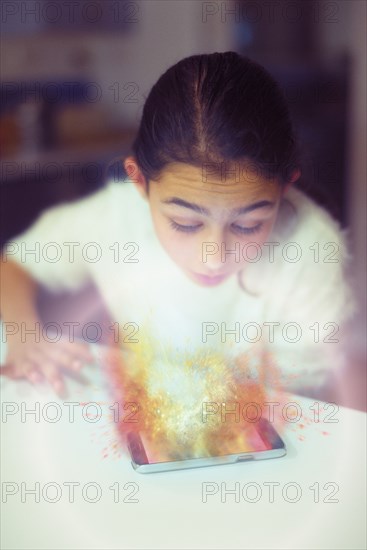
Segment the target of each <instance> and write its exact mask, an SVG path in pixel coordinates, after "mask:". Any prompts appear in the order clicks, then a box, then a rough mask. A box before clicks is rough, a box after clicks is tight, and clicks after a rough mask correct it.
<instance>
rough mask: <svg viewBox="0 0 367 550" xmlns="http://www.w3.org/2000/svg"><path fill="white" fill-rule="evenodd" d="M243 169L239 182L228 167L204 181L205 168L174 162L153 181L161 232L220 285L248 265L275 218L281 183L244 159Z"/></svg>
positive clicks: (189, 268) (179, 256)
mask: <svg viewBox="0 0 367 550" xmlns="http://www.w3.org/2000/svg"><path fill="white" fill-rule="evenodd" d="M238 169H239V167H238V165H237V170H238ZM239 173H240V178H239V181H237V182H236V178H235V173H234V172H230V171H229V169H228V168H227V173H226V174H225V177H224V176H223V177H222V179H221V175H220V174H219V175H216V176H214V177H213V176H211V175H210V176H208V177H207V181H203V180H205V178H204V177H203V173H202V170H201V168H198V167H194V166H191V165H187V164H182V163H173V164H170V165H168V166H167V167H166V168H165V170H164V171H163V172H162V174H161V176H160V178H159V181H151V182H150V185H149V195H148V196H147V200H148V201H149V204H150V209H151V214H152V219H153V223H154V226H155V229H156V233H157V236H158V238H159V240H160V242H161V244H162V246H163V247H164V249H165V250H166V251H167V253H168V254H169V255H170V257H171V258H172V260H173V261H174V262H175V263H176V264H177V265H178V266H179V267H180V268H182V270H183V271H184V272H185V273H186V274H187V275H188V277H190V279H192V280H193V281H195V282H196V283H197V284H199V285H203V286H213V285H218V284H220V283H222V282H223V281H224V280H225V279H227V278H228V277H230V276H232V275H234V274H235V273H237V272H238V271H241V270H243V269H246V263H247V262H248V261H249V259H250V261H251V259H253V258H254V257H256V256H257V254H258V252H259V247H261V245H262V244H263V243H264V242H265V241H267V239H268V237H269V235H270V233H271V230H272V228H273V225H274V223H275V220H276V217H277V212H278V208H279V203H280V199H281V196H282V189H281V187H280V185H279V183H278V182H277V181H276V180H275V179H274V180H267V179H265V178H264V177H263V175H261V174H260V173H257V172H255V171H253V170H252V171H251V170H250V167H248V168H247V169H246V167H245V165H243V164H242V165H241V169H240V172H239ZM250 243H255V244H253V245H250Z"/></svg>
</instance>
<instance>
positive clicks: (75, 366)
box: [44, 346, 82, 372]
mask: <svg viewBox="0 0 367 550" xmlns="http://www.w3.org/2000/svg"><path fill="white" fill-rule="evenodd" d="M44 353H45V355H46V357H47V358H48V359H49V360H50V361H52V362H53V363H56V364H57V365H58V366H60V367H63V368H65V369H68V370H71V371H73V372H74V371H77V370H79V369H80V368H81V367H82V361H81V360H80V359H78V358H76V357H74V356H73V355H71V354H70V353H69V352H67V351H66V350H65V348H64V347H62V346H58V347H48V348H47V349H45V350H44Z"/></svg>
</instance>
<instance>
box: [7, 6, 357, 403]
mask: <svg viewBox="0 0 367 550" xmlns="http://www.w3.org/2000/svg"><path fill="white" fill-rule="evenodd" d="M1 11H2V23H1V26H2V44H1V90H0V93H1V111H0V147H1V199H2V200H1V245H3V244H4V243H5V242H6V241H7V240H9V239H11V238H12V237H13V236H15V235H16V234H17V233H20V232H21V231H23V230H25V229H26V228H27V227H28V226H29V225H30V224H31V223H32V222H33V221H34V220H35V219H36V217H37V216H38V215H39V213H40V212H42V211H43V210H44V209H45V208H47V207H49V206H51V205H54V204H57V203H60V202H63V201H69V200H74V199H77V198H79V197H83V196H86V195H88V194H90V193H92V192H93V191H95V190H97V189H98V188H100V187H101V186H103V185H104V184H105V182H106V180H107V179H108V178H111V177H121V176H122V177H123V176H124V174H123V169H122V164H121V161H118V160H117V161H116V162H114V159H119V158H120V159H121V158H123V157H124V156H125V155H127V154H128V152H129V150H130V145H131V143H132V140H133V138H134V135H135V132H136V130H137V127H138V124H139V118H140V115H141V110H142V107H143V105H144V99H145V97H146V96H147V94H148V93H149V90H150V88H151V86H152V85H153V84H154V82H155V81H156V80H157V79H158V78H159V76H160V75H161V74H162V73H163V72H164V71H165V70H166V69H167V68H168V67H170V66H171V65H173V64H174V63H176V62H177V61H179V60H180V59H182V58H183V57H186V56H189V55H193V54H198V53H210V52H215V51H226V50H234V51H237V52H239V53H243V54H245V55H248V56H250V57H251V58H253V59H254V60H256V61H258V62H260V63H261V64H263V65H264V66H265V67H266V68H267V69H268V70H269V71H270V72H271V74H273V76H274V77H275V78H276V79H277V81H278V82H279V84H280V86H281V87H282V89H283V91H284V93H285V95H286V98H287V101H288V103H289V107H290V109H291V113H292V116H293V120H294V123H295V126H296V129H297V132H298V136H299V140H300V143H301V148H302V154H303V159H302V168H303V172H302V178H301V181H300V183H299V186H300V187H301V188H303V189H304V190H305V191H306V192H307V193H308V194H309V195H310V196H312V197H313V198H315V199H316V200H317V201H318V202H319V203H320V204H322V205H323V206H325V207H326V208H327V209H328V210H329V211H330V213H331V214H332V215H333V216H334V217H335V218H336V219H338V220H339V222H340V224H341V225H342V227H343V228H345V229H347V233H348V235H349V238H350V243H351V246H352V252H353V255H354V260H353V274H352V275H353V280H354V283H353V284H354V286H355V289H356V292H357V295H358V300H359V303H360V304H361V308H360V313H359V314H358V316H357V319H356V320H355V321H354V323H353V325H352V326H351V327H350V329H349V331H350V334H349V338H350V342H351V350H352V352H351V357H350V367H348V372H347V373H346V375H345V378H343V380H344V381H345V383H346V384H349V386H348V388H349V390H348V391H347V392H346V395H345V396H344V397H343V400H344V401H343V403H344V404H347V405H349V406H353V407H357V408H362V409H365V408H366V401H365V391H364V387H365V384H366V378H365V376H366V374H365V373H366V364H365V361H366V353H365V334H366V319H365V316H366V290H365V286H366V281H365V274H366V160H365V158H366V150H367V147H366V65H367V60H366V47H365V39H366V2H365V0H335V1H326V0H306V1H304V0H292V1H288V0H278V1H275V2H269V1H268V0H254V1H252V0H251V1H250V0H242V1H241V0H236V1H235V0H233V1H231V0H230V1H220V2H219V1H218V2H215V1H213V2H201V1H197V0H175V1H166V0H135V1H127V0H113V1H112V0H111V1H110V0H93V1H89V0H79V1H78V2H61V1H60V2H55V1H50V0H38V1H37V2H36V1H32V0H27V1H26V2H24V1H20V0H19V1H17V0H15V1H14V0H13V1H3V2H2V7H1ZM93 293H95V289H93V288H92V287H91V288H89V289H86V291H85V293H84V294H83V296H81V297H80V303H83V300H86V299H87V298H88V297H90V295H91V294H93ZM96 301H97V302H98V300H97V298H96ZM73 303H74V304H75V297H73ZM39 304H40V309H41V311H43V316H44V318H46V317H47V316H52V314H53V313H52V311H53V307H54V309H55V308H56V309H60V304H63V307H65V308H67V307H68V306H67V300H66V301H65V297H50V296H49V295H47V293H46V291H42V290H41V291H40V298H39ZM52 304H54V306H52ZM65 304H66V305H65ZM98 304H99V305H98V307H100V308H103V306H102V303H101V302H100V301H99V302H98ZM343 383H344V382H343Z"/></svg>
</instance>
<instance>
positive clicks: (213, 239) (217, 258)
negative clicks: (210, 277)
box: [201, 231, 225, 272]
mask: <svg viewBox="0 0 367 550" xmlns="http://www.w3.org/2000/svg"><path fill="white" fill-rule="evenodd" d="M223 247H225V242H224V238H223V233H222V232H219V231H217V232H212V233H211V234H210V235H209V236H208V238H207V240H205V241H204V242H203V243H202V258H201V260H202V262H203V264H204V266H205V268H206V269H207V270H208V271H213V272H217V271H222V269H223V257H222V249H223Z"/></svg>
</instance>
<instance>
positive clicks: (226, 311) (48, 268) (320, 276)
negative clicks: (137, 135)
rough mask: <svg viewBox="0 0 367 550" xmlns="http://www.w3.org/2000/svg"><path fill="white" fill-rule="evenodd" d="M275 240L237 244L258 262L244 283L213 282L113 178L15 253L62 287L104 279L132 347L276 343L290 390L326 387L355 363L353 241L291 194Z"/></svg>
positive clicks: (25, 237) (62, 210)
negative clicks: (180, 259) (169, 247)
mask: <svg viewBox="0 0 367 550" xmlns="http://www.w3.org/2000/svg"><path fill="white" fill-rule="evenodd" d="M267 242H268V243H269V244H267V245H265V246H264V247H263V248H262V249H258V248H256V247H255V246H249V247H247V248H242V249H241V247H240V246H239V248H238V249H237V253H240V254H241V255H245V257H246V258H247V259H248V264H247V265H246V269H245V270H244V271H243V274H242V276H241V283H242V284H241V285H240V284H239V280H240V277H237V276H232V277H231V278H229V279H227V280H226V281H225V282H224V283H222V284H221V285H219V286H215V287H201V286H199V285H197V284H196V283H194V282H193V281H191V280H190V279H189V278H188V277H187V276H186V275H185V274H184V273H183V272H182V271H181V270H180V268H179V267H178V266H177V265H176V264H175V263H174V262H173V260H171V258H170V257H169V256H168V254H167V253H166V251H165V250H164V249H163V247H162V246H161V244H160V242H159V240H158V238H157V236H156V234H155V230H154V227H153V223H152V219H151V214H150V210H149V205H148V203H147V202H146V201H145V200H143V199H142V198H141V196H140V195H139V193H138V191H137V190H136V188H135V186H134V185H133V183H132V182H131V181H125V182H114V181H110V182H108V183H107V184H106V185H105V186H104V187H103V188H102V189H100V190H98V191H97V192H95V193H93V194H92V195H89V196H88V197H86V198H82V199H79V200H77V201H74V202H64V203H62V204H60V205H56V206H54V207H52V208H50V209H48V210H46V211H45V212H43V213H42V214H41V215H40V216H39V218H38V219H37V220H36V221H35V222H34V224H33V225H32V226H31V227H30V228H29V229H27V230H26V231H24V232H23V233H22V234H20V235H18V236H17V237H16V238H15V239H12V240H11V241H9V242H8V243H7V245H6V247H5V248H6V251H7V253H8V256H7V257H8V258H10V259H12V260H14V261H17V262H19V263H20V264H21V265H22V267H23V268H25V269H26V270H27V271H28V272H29V273H30V274H31V275H32V276H33V277H34V278H35V279H36V280H37V281H38V282H40V283H42V284H43V285H45V286H46V287H47V288H48V289H50V290H53V291H58V290H70V291H76V290H78V289H80V288H81V287H82V286H83V285H84V284H85V283H86V282H88V280H90V279H91V280H93V281H94V283H95V284H96V286H97V287H98V289H99V291H100V293H101V296H102V297H103V298H104V300H105V303H106V306H107V308H108V309H109V311H110V313H111V316H112V317H113V319H114V320H115V321H116V322H117V325H118V327H119V328H120V334H123V335H124V338H126V339H127V340H130V341H131V340H134V338H136V337H138V338H139V337H146V336H147V335H148V336H149V337H152V338H153V339H154V341H156V342H159V346H160V349H161V350H164V349H166V348H169V349H172V348H173V349H175V350H176V351H177V350H178V351H180V350H182V351H183V350H196V349H199V348H200V349H226V350H227V352H228V353H230V354H234V355H236V354H238V353H241V352H242V351H245V352H247V351H249V350H251V351H253V352H254V357H255V356H256V353H257V351H258V350H260V349H263V347H262V346H263V345H265V347H266V349H268V350H269V351H270V353H271V356H272V357H273V358H274V360H275V361H276V364H277V365H278V366H279V368H280V369H281V372H282V375H284V381H285V382H286V381H288V382H287V387H288V388H289V389H290V390H295V391H296V389H297V387H298V386H304V385H314V386H315V385H316V386H317V385H318V384H320V383H321V382H322V381H323V379H324V375H325V373H326V372H327V371H328V370H329V369H331V368H335V367H339V366H340V365H341V364H343V359H344V358H343V345H342V344H343V342H341V341H340V340H341V339H342V336H343V335H342V333H341V331H340V326H341V325H342V323H343V322H344V321H345V320H347V319H348V318H349V317H350V316H351V315H352V313H353V312H354V310H355V304H354V299H353V294H352V292H351V289H350V285H349V283H348V281H347V279H346V274H345V271H346V267H347V264H348V262H349V259H350V257H349V254H348V250H347V245H346V234H345V232H344V231H342V230H341V229H340V227H339V225H338V223H337V222H336V221H334V220H333V219H332V218H331V216H330V215H329V214H328V213H327V212H326V211H325V210H324V209H323V208H321V207H319V206H318V205H317V204H316V203H314V201H312V200H311V199H310V198H309V197H307V196H306V195H305V194H304V193H303V192H301V191H300V190H298V189H296V188H290V189H289V190H288V192H287V194H286V197H285V199H283V201H282V204H281V206H280V210H279V215H278V219H277V222H276V224H275V227H274V229H273V231H272V234H271V236H270V237H269V238H268V241H267ZM30 251H33V252H30ZM311 327H312V328H311ZM129 335H130V336H129ZM325 340H326V341H325ZM335 340H339V343H337V342H336V341H335ZM255 352H256V353H255ZM294 375H295V376H296V377H295V379H293V377H294Z"/></svg>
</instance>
